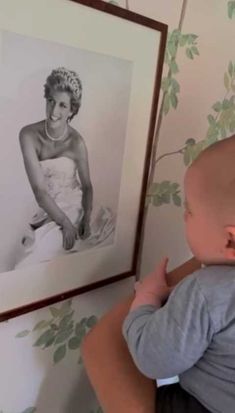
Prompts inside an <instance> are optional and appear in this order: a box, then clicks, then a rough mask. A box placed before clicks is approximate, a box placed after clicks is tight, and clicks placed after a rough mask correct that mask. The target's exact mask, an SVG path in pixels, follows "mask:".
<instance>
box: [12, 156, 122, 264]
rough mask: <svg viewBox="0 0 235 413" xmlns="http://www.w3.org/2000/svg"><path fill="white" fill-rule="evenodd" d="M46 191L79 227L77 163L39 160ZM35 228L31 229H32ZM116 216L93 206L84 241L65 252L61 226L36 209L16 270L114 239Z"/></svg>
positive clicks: (60, 160)
mask: <svg viewBox="0 0 235 413" xmlns="http://www.w3.org/2000/svg"><path fill="white" fill-rule="evenodd" d="M40 165H41V168H42V170H43V174H44V177H45V182H46V185H47V191H48V193H49V194H50V196H51V197H52V198H53V199H54V201H55V202H56V204H57V205H58V206H59V208H60V209H62V210H63V212H64V213H65V214H66V215H67V217H68V218H69V219H70V221H71V222H72V223H73V224H74V225H75V226H76V227H77V228H78V225H79V221H80V220H81V218H82V215H83V210H82V205H81V201H82V191H81V185H80V183H79V179H78V176H77V170H76V165H75V163H74V161H73V160H72V159H70V158H67V157H65V156H62V157H60V158H54V159H47V160H44V161H41V162H40ZM32 228H34V229H32ZM114 228H115V218H114V214H113V213H112V211H111V209H110V208H107V207H100V208H98V209H97V208H94V210H93V212H92V217H91V235H90V236H89V238H87V239H86V240H81V239H79V240H77V241H76V243H75V245H74V247H73V248H72V249H71V250H69V251H66V250H64V248H63V245H62V233H61V229H60V227H59V226H58V225H57V224H56V223H55V222H54V221H51V219H50V217H49V216H48V215H47V213H46V212H45V211H44V210H43V209H41V208H39V209H38V210H37V211H36V213H35V214H34V216H33V217H32V220H31V221H30V223H29V228H28V229H27V231H26V232H25V234H24V236H23V238H22V248H21V253H20V257H19V259H18V262H17V263H16V265H15V269H19V268H24V267H28V266H30V265H33V264H37V263H40V262H44V261H49V260H52V259H53V258H55V257H57V256H60V255H65V254H71V253H72V252H78V251H83V250H86V249H89V248H93V247H95V246H97V245H103V244H104V243H105V244H107V241H108V244H109V243H111V242H112V240H113V234H114Z"/></svg>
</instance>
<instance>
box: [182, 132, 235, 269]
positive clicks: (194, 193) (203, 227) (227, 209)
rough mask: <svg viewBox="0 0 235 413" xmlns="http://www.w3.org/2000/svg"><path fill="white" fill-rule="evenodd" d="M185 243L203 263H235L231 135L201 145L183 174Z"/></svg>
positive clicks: (234, 168) (234, 176)
mask: <svg viewBox="0 0 235 413" xmlns="http://www.w3.org/2000/svg"><path fill="white" fill-rule="evenodd" d="M184 187H185V226H186V236H187V240H188V243H189V246H190V248H191V250H192V252H193V254H194V255H195V257H196V258H198V260H199V261H201V262H202V263H205V264H223V263H225V264H227V263H228V264H235V135H234V136H232V137H231V138H227V139H224V140H222V141H219V142H216V143H215V144H214V145H211V146H210V147H208V148H207V149H205V150H204V151H203V152H202V153H201V154H200V155H199V156H198V158H197V159H196V160H195V161H194V162H193V163H192V165H191V166H190V167H189V168H188V170H187V172H186V174H185V181H184Z"/></svg>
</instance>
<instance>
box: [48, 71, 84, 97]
mask: <svg viewBox="0 0 235 413" xmlns="http://www.w3.org/2000/svg"><path fill="white" fill-rule="evenodd" d="M51 76H52V77H58V78H60V79H61V80H62V81H63V82H64V83H65V84H66V85H68V86H69V87H70V88H71V91H72V92H73V94H74V96H76V97H77V98H80V97H81V93H82V83H81V80H80V79H79V76H78V74H77V73H76V72H74V71H73V70H69V69H66V68H65V67H58V68H57V69H54V70H52V72H51Z"/></svg>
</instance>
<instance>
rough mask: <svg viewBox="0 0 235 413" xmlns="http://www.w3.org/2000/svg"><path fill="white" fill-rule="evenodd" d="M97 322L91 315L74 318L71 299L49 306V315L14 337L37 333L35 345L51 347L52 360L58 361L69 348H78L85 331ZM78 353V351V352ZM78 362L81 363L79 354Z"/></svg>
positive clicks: (44, 347)
mask: <svg viewBox="0 0 235 413" xmlns="http://www.w3.org/2000/svg"><path fill="white" fill-rule="evenodd" d="M96 323H97V317H96V316H94V315H92V316H90V317H84V318H82V319H81V320H80V321H77V320H75V319H74V310H73V308H72V300H68V301H65V302H64V303H63V304H62V305H61V307H60V308H59V307H50V308H49V317H48V319H46V320H41V321H39V322H38V323H37V324H36V325H35V326H34V328H33V329H32V331H31V330H24V331H21V332H19V333H18V334H17V335H16V337H17V338H23V337H26V336H28V335H29V334H38V335H39V336H38V338H37V339H36V341H35V342H34V344H33V345H34V346H35V347H40V348H41V349H43V350H44V349H48V348H49V347H53V361H54V363H59V362H60V361H61V360H62V359H63V358H64V357H65V356H66V353H67V351H69V350H72V351H74V350H78V351H79V348H80V345H81V342H82V340H83V338H84V336H85V335H86V334H87V332H88V331H89V330H90V328H92V327H93V326H94V325H95V324H96ZM79 354H80V353H79ZM78 362H79V363H81V358H80V355H79V359H78Z"/></svg>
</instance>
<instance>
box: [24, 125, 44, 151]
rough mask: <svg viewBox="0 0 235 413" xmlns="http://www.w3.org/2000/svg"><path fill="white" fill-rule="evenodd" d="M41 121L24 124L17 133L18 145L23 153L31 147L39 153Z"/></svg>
mask: <svg viewBox="0 0 235 413" xmlns="http://www.w3.org/2000/svg"><path fill="white" fill-rule="evenodd" d="M43 124H44V122H43V121H40V122H36V123H32V124H30V125H26V126H24V127H23V128H22V129H21V130H20V133H19V140H20V146H21V150H22V152H23V154H24V153H25V151H26V150H27V148H28V149H30V148H31V150H33V149H34V150H35V152H36V153H39V151H40V148H41V145H42V137H43Z"/></svg>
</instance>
